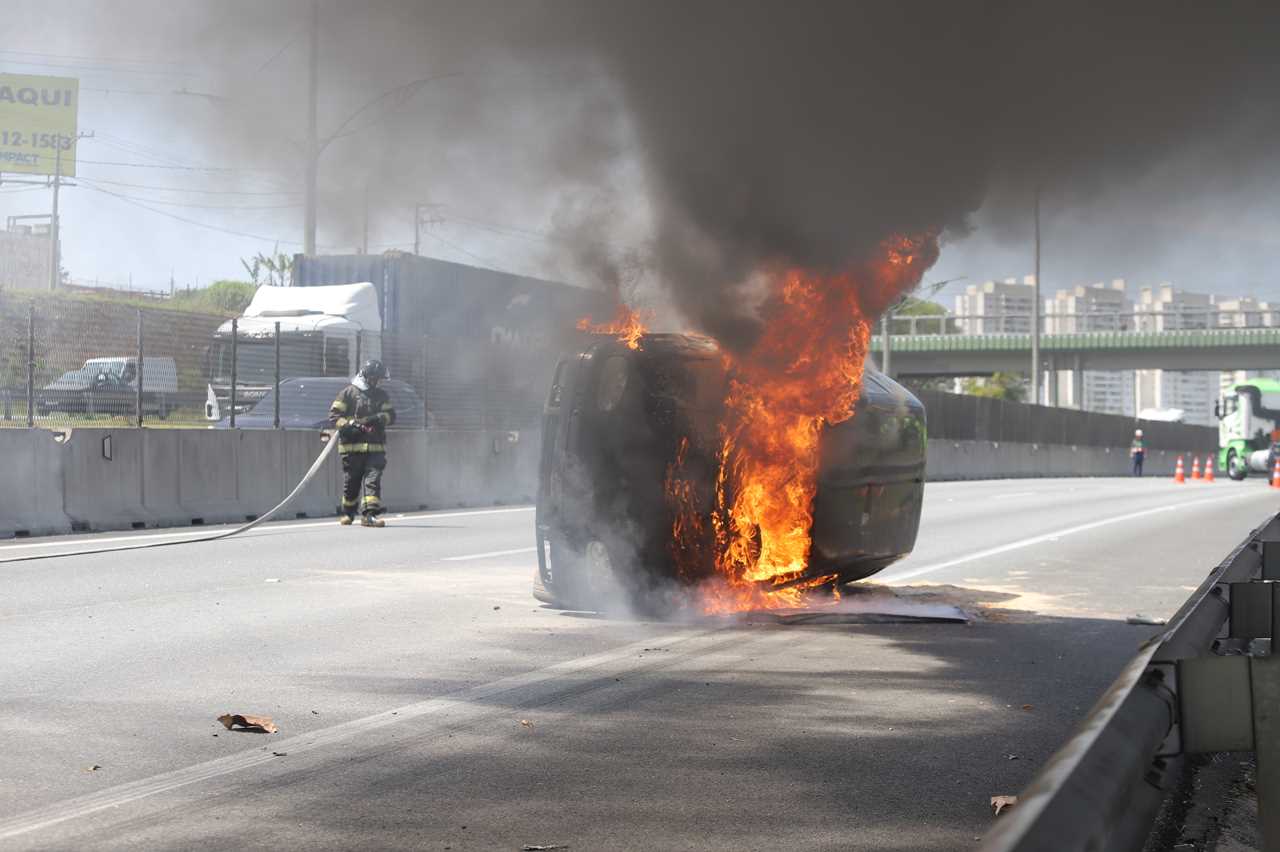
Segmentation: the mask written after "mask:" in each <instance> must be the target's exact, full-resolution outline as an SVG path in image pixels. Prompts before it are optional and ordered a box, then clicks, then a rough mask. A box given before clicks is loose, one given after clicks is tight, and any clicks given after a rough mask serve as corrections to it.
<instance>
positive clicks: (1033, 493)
mask: <svg viewBox="0 0 1280 852" xmlns="http://www.w3.org/2000/svg"><path fill="white" fill-rule="evenodd" d="M1043 493H1045V492H1043V491H1014V492H1013V493H1012V494H995V495H993V496H991V497H989V498H987V499H989V500H1008V499H1010V498H1013V497H1035V496H1036V495H1038V494H1043Z"/></svg>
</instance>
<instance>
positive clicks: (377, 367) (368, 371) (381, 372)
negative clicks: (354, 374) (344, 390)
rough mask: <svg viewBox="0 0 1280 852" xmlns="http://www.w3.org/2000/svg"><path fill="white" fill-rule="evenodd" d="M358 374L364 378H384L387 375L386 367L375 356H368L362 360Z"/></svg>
mask: <svg viewBox="0 0 1280 852" xmlns="http://www.w3.org/2000/svg"><path fill="white" fill-rule="evenodd" d="M360 375H362V376H364V377H365V378H366V379H373V380H375V381H376V380H379V379H385V378H386V377H387V368H386V367H385V366H383V364H382V362H381V361H379V360H378V359H377V358H370V359H369V360H368V361H365V362H364V366H363V367H361V368H360Z"/></svg>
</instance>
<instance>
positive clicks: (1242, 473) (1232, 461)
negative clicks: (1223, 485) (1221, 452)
mask: <svg viewBox="0 0 1280 852" xmlns="http://www.w3.org/2000/svg"><path fill="white" fill-rule="evenodd" d="M1248 475H1249V468H1248V466H1247V465H1246V464H1245V463H1244V461H1243V460H1242V459H1241V458H1240V456H1239V454H1238V453H1236V451H1235V450H1227V476H1229V477H1230V478H1231V479H1234V480H1235V481H1236V482H1239V481H1241V480H1242V479H1244V478H1245V477H1246V476H1248Z"/></svg>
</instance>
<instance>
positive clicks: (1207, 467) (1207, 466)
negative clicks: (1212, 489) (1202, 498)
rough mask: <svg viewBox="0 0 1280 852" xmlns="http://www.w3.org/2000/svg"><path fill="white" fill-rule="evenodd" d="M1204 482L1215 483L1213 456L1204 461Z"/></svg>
mask: <svg viewBox="0 0 1280 852" xmlns="http://www.w3.org/2000/svg"><path fill="white" fill-rule="evenodd" d="M1204 481H1205V482H1213V481H1214V480H1213V456H1209V457H1207V458H1206V459H1205V460H1204Z"/></svg>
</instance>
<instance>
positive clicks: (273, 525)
mask: <svg viewBox="0 0 1280 852" xmlns="http://www.w3.org/2000/svg"><path fill="white" fill-rule="evenodd" d="M533 508H534V507H533V506H517V507H515V508H510V509H476V510H474V511H467V512H407V513H405V514H400V515H396V516H395V517H397V518H426V519H431V518H470V517H475V516H478V515H505V514H510V513H512V512H532V511H533ZM335 525H336V523H335V522H334V521H308V522H307V523H303V524H299V523H293V522H291V521H272V522H268V523H267V524H266V525H265V526H264V527H260V528H259V530H257V531H256V532H258V531H261V530H262V529H269V530H275V531H277V532H289V531H290V530H305V529H311V528H313V527H332V526H335ZM226 526H231V525H230V524H214V525H210V526H207V527H206V526H196V527H190V528H188V529H187V530H186V531H185V532H172V533H146V534H143V535H118V536H115V537H113V538H77V539H74V540H70V541H68V540H50V541H35V542H31V543H28V544H5V545H0V556H2V555H3V554H4V553H5V552H6V551H9V550H30V549H31V548H38V547H80V546H93V545H99V544H115V543H117V542H132V543H138V542H143V541H156V540H159V539H164V538H194V537H198V536H201V535H213V534H214V533H215V532H217V531H218V529H219V527H226ZM392 526H395V525H394V524H392Z"/></svg>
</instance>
